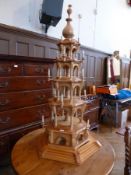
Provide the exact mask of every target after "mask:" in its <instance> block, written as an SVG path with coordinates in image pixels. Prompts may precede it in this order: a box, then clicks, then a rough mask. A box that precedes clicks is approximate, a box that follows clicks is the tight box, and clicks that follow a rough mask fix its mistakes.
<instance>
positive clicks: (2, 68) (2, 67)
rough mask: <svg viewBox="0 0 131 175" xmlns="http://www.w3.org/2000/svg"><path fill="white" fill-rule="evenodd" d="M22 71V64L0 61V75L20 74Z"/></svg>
mask: <svg viewBox="0 0 131 175" xmlns="http://www.w3.org/2000/svg"><path fill="white" fill-rule="evenodd" d="M22 72H23V65H22V64H20V63H17V62H7V61H6V62H3V61H0V76H2V77H3V76H20V75H22Z"/></svg>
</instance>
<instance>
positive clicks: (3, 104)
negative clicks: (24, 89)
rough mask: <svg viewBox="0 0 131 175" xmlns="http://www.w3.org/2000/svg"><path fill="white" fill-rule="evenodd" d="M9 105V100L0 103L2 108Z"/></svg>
mask: <svg viewBox="0 0 131 175" xmlns="http://www.w3.org/2000/svg"><path fill="white" fill-rule="evenodd" d="M7 104H9V100H8V99H6V100H4V101H0V106H5V105H7Z"/></svg>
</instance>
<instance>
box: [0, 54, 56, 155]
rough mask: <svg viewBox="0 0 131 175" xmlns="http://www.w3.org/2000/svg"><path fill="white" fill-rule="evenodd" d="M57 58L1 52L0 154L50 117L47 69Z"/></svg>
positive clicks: (49, 83) (50, 94)
mask: <svg viewBox="0 0 131 175" xmlns="http://www.w3.org/2000/svg"><path fill="white" fill-rule="evenodd" d="M53 63H54V60H53V59H45V58H30V57H19V56H5V55H0V155H2V154H5V153H6V152H8V151H9V150H10V149H11V148H12V146H13V144H14V143H15V142H16V141H17V139H19V138H20V137H21V136H22V135H24V134H26V133H27V132H29V131H31V130H33V129H36V128H38V127H40V126H41V118H42V116H43V115H44V117H45V118H48V117H49V116H50V108H49V106H48V98H50V97H51V96H52V90H51V82H50V81H49V80H48V68H50V69H52V67H53Z"/></svg>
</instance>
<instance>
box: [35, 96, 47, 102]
mask: <svg viewBox="0 0 131 175" xmlns="http://www.w3.org/2000/svg"><path fill="white" fill-rule="evenodd" d="M45 97H46V95H38V96H37V97H36V99H37V100H38V101H40V102H43V101H44V99H45Z"/></svg>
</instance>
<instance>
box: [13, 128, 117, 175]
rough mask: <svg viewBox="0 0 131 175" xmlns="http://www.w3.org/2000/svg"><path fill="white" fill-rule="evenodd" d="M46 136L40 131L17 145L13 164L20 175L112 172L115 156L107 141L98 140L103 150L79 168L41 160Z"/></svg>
mask: <svg viewBox="0 0 131 175" xmlns="http://www.w3.org/2000/svg"><path fill="white" fill-rule="evenodd" d="M44 134H45V132H44V129H38V130H35V131H33V132H31V133H29V134H27V135H25V136H24V137H22V138H21V139H20V140H19V141H18V142H17V143H16V145H15V147H14V148H13V151H12V163H13V166H14V168H15V170H16V172H17V173H18V175H43V174H44V175H67V174H68V175H98V174H100V175H105V174H109V173H110V172H111V170H112V168H113V165H114V158H115V156H114V151H113V148H112V146H111V145H110V144H109V143H108V142H107V141H106V140H105V139H103V138H98V140H99V141H100V143H101V144H102V147H101V149H100V150H99V151H97V152H96V153H95V154H94V155H93V156H91V157H90V158H89V159H87V160H86V161H85V162H84V163H83V164H81V165H80V166H78V165H71V164H67V163H62V162H58V161H53V160H48V159H43V158H41V157H40V150H41V149H40V148H41V145H44V144H46V140H45V139H44V138H45V137H44ZM93 137H94V135H93Z"/></svg>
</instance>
